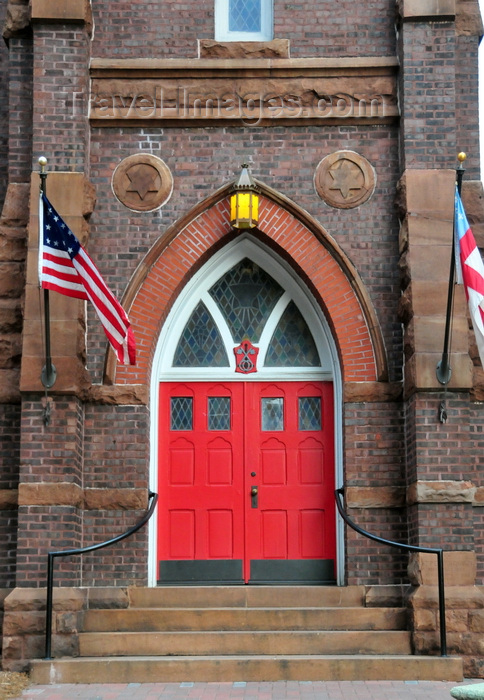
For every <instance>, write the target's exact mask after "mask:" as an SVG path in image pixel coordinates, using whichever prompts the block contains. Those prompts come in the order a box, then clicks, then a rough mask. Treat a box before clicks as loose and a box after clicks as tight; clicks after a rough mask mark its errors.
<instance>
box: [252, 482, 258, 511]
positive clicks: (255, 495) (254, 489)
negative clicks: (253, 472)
mask: <svg viewBox="0 0 484 700" xmlns="http://www.w3.org/2000/svg"><path fill="white" fill-rule="evenodd" d="M258 494H259V487H258V486H252V487H251V489H250V500H251V503H250V505H251V507H252V508H258V507H259V499H258Z"/></svg>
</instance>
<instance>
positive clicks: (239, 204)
mask: <svg viewBox="0 0 484 700" xmlns="http://www.w3.org/2000/svg"><path fill="white" fill-rule="evenodd" d="M258 192H259V189H258V187H257V185H256V184H255V182H254V180H253V179H252V177H251V175H250V173H249V166H248V165H247V164H246V163H244V164H243V165H242V171H241V173H240V176H239V179H238V180H237V182H236V183H235V184H234V186H233V187H232V195H231V197H230V223H231V224H232V226H233V227H234V228H238V229H247V228H254V227H255V226H257V222H258V221H259V195H258Z"/></svg>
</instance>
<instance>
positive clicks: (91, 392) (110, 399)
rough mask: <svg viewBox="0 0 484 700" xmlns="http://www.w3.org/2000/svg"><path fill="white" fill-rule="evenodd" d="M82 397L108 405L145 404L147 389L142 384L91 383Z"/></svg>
mask: <svg viewBox="0 0 484 700" xmlns="http://www.w3.org/2000/svg"><path fill="white" fill-rule="evenodd" d="M82 398H83V399H84V400H85V401H89V402H90V403H98V404H105V405H109V406H146V405H147V404H148V401H149V390H148V387H147V386H145V385H144V384H119V385H115V386H111V385H110V386H106V385H104V384H93V385H92V386H90V387H89V388H88V389H87V391H86V392H85V393H84V394H82Z"/></svg>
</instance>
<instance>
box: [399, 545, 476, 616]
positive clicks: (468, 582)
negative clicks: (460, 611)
mask: <svg viewBox="0 0 484 700" xmlns="http://www.w3.org/2000/svg"><path fill="white" fill-rule="evenodd" d="M476 572H477V557H476V553H475V552H461V551H458V552H444V582H445V585H446V586H474V582H475V578H476ZM408 576H409V578H410V581H411V582H412V583H413V584H414V585H415V586H432V587H433V586H437V556H436V555H435V554H431V553H430V552H411V554H410V557H409V563H408ZM446 597H447V596H446ZM479 597H480V599H481V600H484V596H483V594H482V593H481V595H480V596H479ZM470 607H475V606H470Z"/></svg>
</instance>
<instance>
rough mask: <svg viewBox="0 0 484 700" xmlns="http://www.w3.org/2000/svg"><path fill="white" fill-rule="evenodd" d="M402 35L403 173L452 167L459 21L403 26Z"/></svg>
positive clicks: (409, 23) (454, 152)
mask: <svg viewBox="0 0 484 700" xmlns="http://www.w3.org/2000/svg"><path fill="white" fill-rule="evenodd" d="M400 37H401V38H400V62H401V75H400V86H401V103H402V110H403V115H402V116H403V120H402V123H401V135H400V136H401V141H402V149H401V156H402V170H405V168H446V167H452V165H453V164H454V162H455V156H456V140H455V133H456V124H457V122H456V112H455V105H456V92H455V90H456V88H455V78H456V76H455V61H456V54H455V41H456V37H455V26H454V23H453V22H408V23H404V24H403V25H402V27H401V32H400Z"/></svg>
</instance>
